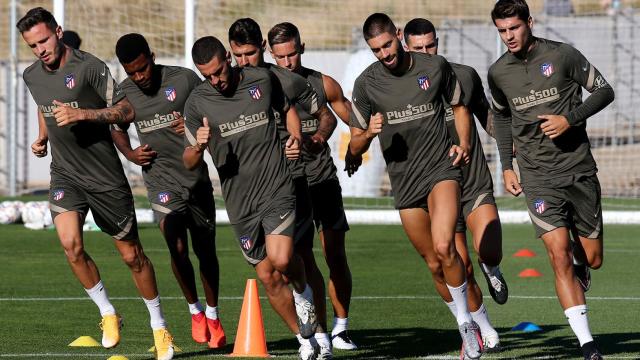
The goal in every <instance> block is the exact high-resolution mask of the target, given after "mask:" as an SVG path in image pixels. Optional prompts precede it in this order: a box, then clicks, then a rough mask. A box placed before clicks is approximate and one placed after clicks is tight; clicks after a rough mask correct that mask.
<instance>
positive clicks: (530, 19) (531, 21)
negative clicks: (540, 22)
mask: <svg viewBox="0 0 640 360" xmlns="http://www.w3.org/2000/svg"><path fill="white" fill-rule="evenodd" d="M527 26H528V27H529V29H533V17H532V16H529V19H527Z"/></svg>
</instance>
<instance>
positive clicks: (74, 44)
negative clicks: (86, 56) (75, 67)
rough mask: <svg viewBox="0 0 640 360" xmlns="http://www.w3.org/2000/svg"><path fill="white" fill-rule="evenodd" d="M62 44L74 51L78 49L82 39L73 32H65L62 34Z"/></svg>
mask: <svg viewBox="0 0 640 360" xmlns="http://www.w3.org/2000/svg"><path fill="white" fill-rule="evenodd" d="M62 42H63V43H65V44H66V45H68V46H69V47H71V48H74V49H80V44H82V39H80V35H78V33H77V32H75V31H73V30H65V31H63V32H62Z"/></svg>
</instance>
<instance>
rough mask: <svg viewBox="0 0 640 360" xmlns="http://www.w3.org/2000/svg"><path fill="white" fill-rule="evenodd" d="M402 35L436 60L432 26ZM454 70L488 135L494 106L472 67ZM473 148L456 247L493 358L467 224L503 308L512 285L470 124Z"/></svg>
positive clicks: (492, 335)
mask: <svg viewBox="0 0 640 360" xmlns="http://www.w3.org/2000/svg"><path fill="white" fill-rule="evenodd" d="M403 34H404V40H405V44H406V48H407V50H409V51H416V52H421V53H425V54H431V55H437V53H438V37H437V36H436V29H435V27H434V26H433V24H432V23H431V21H429V20H427V19H422V18H416V19H413V20H411V21H409V22H408V23H407V25H406V26H405V27H404V29H403ZM450 64H451V68H452V69H453V72H454V73H455V74H456V78H457V79H458V82H459V83H460V86H461V88H462V90H463V91H462V93H463V96H464V97H465V98H466V99H465V100H464V101H463V102H464V103H465V104H469V105H468V107H469V111H471V113H472V114H474V115H475V116H476V117H477V118H478V120H479V121H480V124H481V125H482V126H483V127H484V128H485V129H486V128H487V121H488V113H489V103H488V102H487V98H486V97H485V95H484V88H483V87H482V81H481V80H480V76H478V73H477V72H476V71H475V70H474V69H473V68H472V67H470V66H467V65H461V64H455V63H450ZM446 110H447V113H446V116H445V122H446V124H447V130H448V132H449V136H450V137H451V138H452V140H453V143H454V144H458V143H459V139H458V134H457V133H456V129H455V122H454V118H453V112H452V111H451V110H450V108H449V107H448V106H447V107H446ZM470 147H471V155H470V156H471V160H470V163H469V165H467V166H464V167H462V195H461V197H460V202H461V204H460V205H461V208H462V212H461V214H460V216H459V218H458V221H457V224H456V234H455V243H456V250H458V253H459V254H460V257H461V258H462V261H463V262H464V265H465V268H466V269H467V287H468V290H469V291H468V293H467V301H468V302H469V310H470V311H471V316H472V317H473V320H474V321H475V322H476V323H477V324H478V325H479V326H480V332H481V333H482V341H483V343H484V350H485V351H487V352H489V351H495V350H498V349H499V346H500V339H499V337H498V332H496V330H495V329H494V328H493V326H491V322H490V321H489V317H488V315H487V310H486V308H485V306H484V304H483V301H482V291H481V290H480V287H479V286H478V284H477V283H476V281H475V278H474V276H473V264H472V263H471V259H470V257H469V250H468V249H467V238H466V230H467V228H466V225H467V224H468V226H469V228H470V230H471V234H472V236H473V247H474V248H475V250H476V253H477V254H478V261H479V264H480V268H481V269H482V272H483V273H484V275H485V278H486V280H487V286H488V288H489V293H490V294H491V296H492V297H493V299H494V300H495V301H496V302H497V303H498V304H504V303H505V302H506V301H507V296H508V294H507V284H506V282H505V281H504V278H503V277H502V274H501V272H500V268H499V267H498V264H499V263H500V260H501V259H502V231H501V227H500V218H499V217H498V209H497V207H496V202H495V199H494V198H493V181H492V180H491V172H490V171H489V167H488V166H487V161H486V159H485V157H484V152H483V150H482V143H481V142H480V138H479V137H478V132H477V130H476V128H475V124H474V123H473V122H472V123H471V137H470ZM465 222H466V223H465ZM431 262H432V263H431V264H430V266H429V269H431V270H432V271H434V270H435V272H433V273H432V275H433V277H434V281H435V283H436V288H437V289H438V293H440V295H441V296H443V298H444V299H445V302H446V303H447V305H448V306H449V309H451V311H452V312H453V314H454V315H455V313H456V310H455V307H454V304H453V302H452V301H451V295H449V291H448V290H447V287H446V286H445V284H444V278H443V274H442V269H440V268H439V267H438V266H436V263H437V261H436V260H435V259H431ZM489 264H491V265H489Z"/></svg>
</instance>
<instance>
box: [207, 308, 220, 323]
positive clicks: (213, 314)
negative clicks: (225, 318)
mask: <svg viewBox="0 0 640 360" xmlns="http://www.w3.org/2000/svg"><path fill="white" fill-rule="evenodd" d="M205 315H206V316H207V319H211V320H216V319H217V318H218V307H217V306H209V305H207V310H206V311H205Z"/></svg>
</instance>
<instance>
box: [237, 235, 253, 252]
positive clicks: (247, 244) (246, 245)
mask: <svg viewBox="0 0 640 360" xmlns="http://www.w3.org/2000/svg"><path fill="white" fill-rule="evenodd" d="M252 245H253V241H251V238H250V237H248V236H246V235H244V236H241V237H240V246H242V248H243V249H245V250H247V251H249V250H251V246H252Z"/></svg>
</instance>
